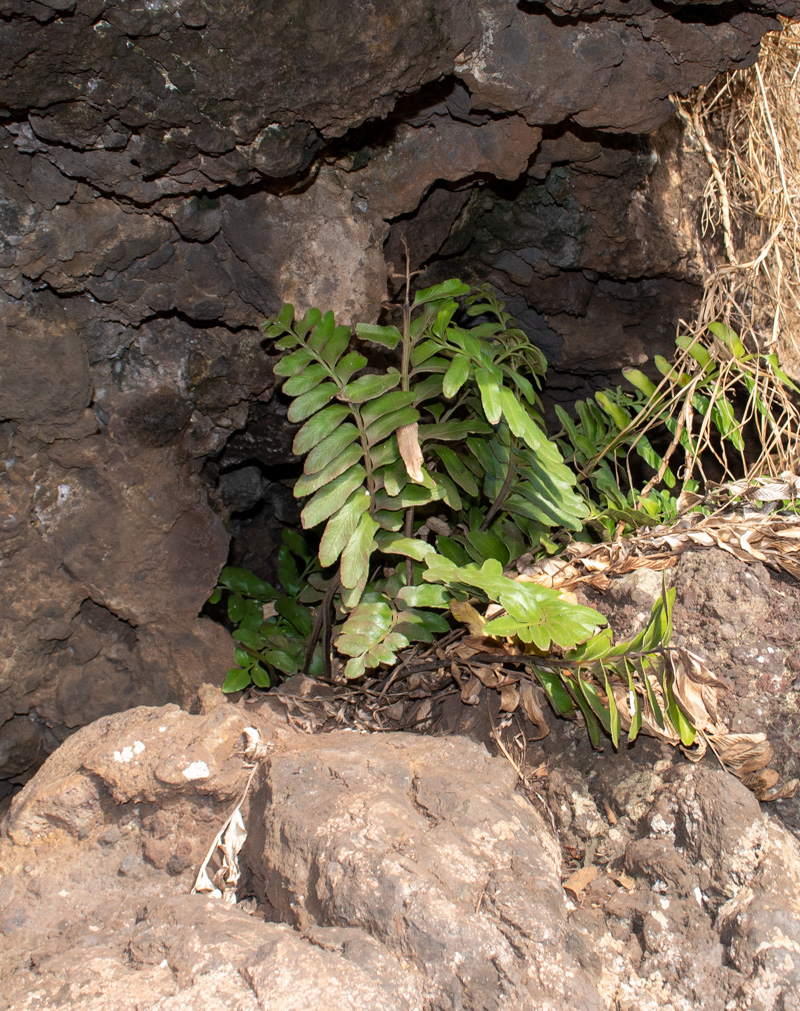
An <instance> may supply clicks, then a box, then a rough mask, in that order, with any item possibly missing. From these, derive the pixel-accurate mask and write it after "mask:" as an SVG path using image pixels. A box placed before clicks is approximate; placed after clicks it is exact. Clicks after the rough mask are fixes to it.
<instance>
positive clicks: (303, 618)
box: [275, 597, 314, 636]
mask: <svg viewBox="0 0 800 1011" xmlns="http://www.w3.org/2000/svg"><path fill="white" fill-rule="evenodd" d="M275 610H276V611H277V612H278V614H279V615H280V616H281V617H282V618H285V619H286V620H287V621H288V622H289V624H290V625H292V626H294V628H296V629H297V631H298V632H299V633H300V635H303V636H308V635H311V629H312V628H313V627H314V622H313V621H312V620H311V614H310V613H309V610H308V608H307V607H303V606H302V604H298V603H297V601H296V600H295V599H294V598H293V597H281V598H280V600H277V601H276V602H275Z"/></svg>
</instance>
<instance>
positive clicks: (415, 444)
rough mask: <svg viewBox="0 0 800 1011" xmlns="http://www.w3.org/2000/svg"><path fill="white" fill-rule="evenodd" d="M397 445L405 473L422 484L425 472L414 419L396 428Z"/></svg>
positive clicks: (417, 429) (417, 427) (417, 426)
mask: <svg viewBox="0 0 800 1011" xmlns="http://www.w3.org/2000/svg"><path fill="white" fill-rule="evenodd" d="M397 446H398V448H399V450H400V456H401V457H402V458H403V463H404V464H405V465H406V473H407V474H408V476H409V477H410V478H411V480H412V481H417V482H419V483H420V484H422V483H423V481H424V480H425V473H424V471H423V470H422V449H421V447H420V444H419V425H418V424H417V422H416V421H415V422H413V424H411V425H401V426H400V428H398V429H397Z"/></svg>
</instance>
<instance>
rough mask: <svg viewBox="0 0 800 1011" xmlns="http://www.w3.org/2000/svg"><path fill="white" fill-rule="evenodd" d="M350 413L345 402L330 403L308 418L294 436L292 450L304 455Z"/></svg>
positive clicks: (297, 454)
mask: <svg viewBox="0 0 800 1011" xmlns="http://www.w3.org/2000/svg"><path fill="white" fill-rule="evenodd" d="M350 414H351V410H350V408H349V407H347V406H346V405H345V404H331V406H330V407H326V408H324V409H323V410H321V411H320V412H319V414H315V415H314V417H313V418H310V419H309V420H308V421H307V422H306V423H305V425H303V427H302V428H301V429H300V431H299V432H298V433H297V435H296V436H295V437H294V442H293V443H292V452H293V453H294V454H295V455H296V456H304V455H305V454H306V453H307V452H308V451H309V450H310V449H313V448H314V446H317V445H318V444H319V443H320V442H322V440H323V439H324V438H326V437H327V436H329V435H330V434H331V433H332V432H333V431H335V429H337V428H338V427H339V425H340V424H341V423H342V422H343V421H344V419H345V418H349V417H350Z"/></svg>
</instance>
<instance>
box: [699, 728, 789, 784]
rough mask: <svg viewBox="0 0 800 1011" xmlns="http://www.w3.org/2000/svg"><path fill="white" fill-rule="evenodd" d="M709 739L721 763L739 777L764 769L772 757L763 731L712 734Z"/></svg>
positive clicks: (769, 745)
mask: <svg viewBox="0 0 800 1011" xmlns="http://www.w3.org/2000/svg"><path fill="white" fill-rule="evenodd" d="M710 741H711V744H712V746H713V748H714V753H715V754H716V755H717V757H718V758H719V760H720V761H721V762H722V764H723V765H724V766H725V767H726V768H727V769H728V771H729V772H732V773H733V774H734V776H737V777H738V778H739V779H742V778H743V777H744V776H747V775H750V774H751V773H753V772H758V771H759V770H760V769H765V768H766V767H767V766H768V765H769V763H770V762H771V761H772V759H773V751H772V745H771V744H770V743H769V741H768V740H767V735H766V734H763V733H759V734H714V735H713V736H712V735H710Z"/></svg>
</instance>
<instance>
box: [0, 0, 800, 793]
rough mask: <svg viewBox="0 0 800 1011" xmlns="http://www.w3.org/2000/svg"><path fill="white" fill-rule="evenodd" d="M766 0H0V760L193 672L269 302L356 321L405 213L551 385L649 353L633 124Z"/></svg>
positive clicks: (241, 496) (4, 772) (668, 306)
mask: <svg viewBox="0 0 800 1011" xmlns="http://www.w3.org/2000/svg"><path fill="white" fill-rule="evenodd" d="M795 7H796V4H795V3H794V2H793V0H774V2H765V0H758V2H757V0H753V2H736V3H734V4H722V5H714V4H704V5H696V4H678V3H675V4H663V3H659V4H651V3H650V2H649V0H635V2H633V3H631V2H626V3H618V2H616V0H609V2H608V3H605V2H597V3H594V2H586V3H584V2H580V3H575V4H572V3H561V4H558V3H555V2H552V3H550V2H548V3H534V2H523V3H519V4H516V5H515V4H508V3H507V2H506V0H413V2H408V3H403V4H397V3H393V2H389V0H378V2H376V3H373V4H368V5H365V4H363V3H361V2H360V0H347V2H344V3H337V4H335V5H327V6H326V5H320V4H318V3H311V2H309V0H281V2H280V3H277V2H275V3H255V2H251V3H230V2H222V3H214V4H211V3H206V2H204V0H159V2H157V3H151V2H147V3H146V2H144V0H125V2H122V0H32V2H29V0H25V2H23V0H3V2H2V3H0V12H1V13H2V16H3V19H4V21H3V24H4V28H3V32H2V37H1V38H0V56H2V59H0V74H2V80H3V87H2V106H0V116H2V118H1V119H0V188H1V189H2V201H0V307H1V308H0V311H1V312H2V317H3V318H2V333H1V334H0V447H2V453H0V482H1V483H0V494H1V495H2V499H3V502H4V506H5V508H4V518H3V522H2V526H1V527H0V538H2V567H0V575H2V579H3V586H4V594H3V603H2V605H0V607H1V608H2V611H1V612H0V618H1V619H2V621H0V636H1V637H2V651H1V652H0V655H1V656H2V659H1V660H0V725H2V734H3V742H2V744H0V776H2V777H4V779H6V780H8V781H9V782H11V783H13V784H15V785H19V783H21V782H23V781H24V780H25V778H26V777H28V776H29V775H30V774H31V773H32V771H33V770H34V769H35V768H36V766H37V764H38V763H39V762H40V761H41V760H42V758H43V757H44V755H45V754H46V753H47V752H48V751H50V750H52V748H53V747H55V745H56V744H57V743H58V742H59V741H60V740H62V739H63V738H64V736H65V735H67V734H68V733H69V732H70V730H71V729H72V728H74V727H75V726H77V725H80V724H82V723H84V722H86V721H87V720H89V719H91V718H94V717H97V716H99V715H101V714H103V713H108V712H111V711H114V710H116V709H119V708H123V707H126V706H130V705H135V704H137V703H140V702H159V703H160V702H164V701H168V700H177V701H185V700H186V699H187V698H188V697H189V696H190V695H191V692H192V691H193V689H194V687H196V685H197V684H198V683H200V682H201V681H202V680H204V679H206V678H212V679H214V680H219V679H220V677H221V672H222V671H223V670H224V669H225V667H226V666H227V663H228V659H227V655H226V654H227V652H228V651H229V648H230V644H229V641H228V640H227V639H226V636H225V633H223V632H222V631H221V630H220V629H218V628H217V627H216V626H212V625H211V624H210V623H208V622H207V621H205V620H204V619H198V617H197V615H198V613H199V609H200V607H201V605H202V603H203V601H204V600H205V599H206V597H207V595H208V593H209V591H210V590H211V588H212V586H213V584H214V580H215V576H216V573H217V572H218V570H219V568H220V567H221V565H222V564H223V563H224V561H225V559H226V556H227V553H228V541H229V537H230V525H229V524H228V521H229V516H230V513H231V511H234V512H239V513H242V514H243V515H244V516H245V519H243V520H241V521H239V522H240V523H241V524H245V523H246V524H247V538H249V540H247V538H245V539H246V540H247V543H246V544H245V543H243V544H242V545H240V546H239V547H238V548H237V549H236V551H235V553H234V557H237V558H238V559H246V560H247V561H248V562H249V563H250V564H254V561H253V558H255V561H256V562H258V561H259V556H258V550H257V542H258V540H259V538H262V539H263V541H264V543H266V544H270V543H272V541H274V539H275V529H276V526H279V524H280V522H282V521H285V520H281V516H283V517H285V516H286V515H288V513H289V512H290V507H289V506H288V505H287V504H286V502H285V490H286V489H285V486H284V485H283V484H282V483H281V482H282V481H286V480H289V479H290V477H291V466H292V458H291V454H290V452H289V449H288V443H289V440H288V438H287V434H286V429H285V425H284V424H283V422H282V418H281V411H282V408H281V405H280V404H278V403H276V402H274V401H273V398H272V390H273V377H272V373H271V368H270V366H269V362H268V360H267V359H266V358H265V356H264V354H263V350H262V348H261V344H260V332H259V330H258V325H259V323H260V321H261V320H262V318H263V316H264V315H265V314H266V313H269V312H271V311H274V310H275V309H277V307H278V306H279V304H280V303H281V301H283V300H284V299H291V300H293V301H295V302H296V303H297V304H298V305H299V306H300V307H304V306H307V305H309V304H311V303H319V304H321V305H322V306H323V307H325V308H328V307H330V308H333V309H334V310H335V311H336V312H337V313H338V314H339V315H340V317H341V318H342V319H343V320H345V321H351V320H353V319H355V318H370V319H371V318H375V317H376V316H377V314H378V313H379V311H380V306H381V302H382V300H383V298H384V296H385V294H386V291H387V278H386V262H385V256H384V244H385V243H386V241H387V239H388V246H386V257H388V258H389V259H391V260H393V261H394V262H395V264H397V263H398V253H399V250H400V249H401V241H400V240H401V238H402V236H403V234H407V235H408V236H409V238H410V240H411V243H412V248H413V251H414V256H415V260H416V261H417V262H418V263H424V262H428V261H431V259H432V258H434V259H435V257H436V255H437V254H439V253H440V252H443V253H444V254H446V255H447V257H449V258H450V263H449V266H448V270H449V271H452V270H453V269H454V268H457V269H458V270H459V271H462V272H463V273H464V274H465V276H467V277H468V278H483V277H488V278H489V279H491V280H493V281H495V282H496V283H498V284H499V285H500V287H501V288H502V289H503V290H504V291H505V292H506V294H507V295H508V296H509V297H510V299H511V300H512V305H513V308H514V310H515V311H517V312H518V315H519V316H520V318H521V320H522V322H523V325H524V326H525V327H526V328H527V329H528V331H529V332H530V334H531V336H532V337H533V338H534V339H536V340H538V341H540V342H541V343H542V344H543V345H544V346H545V347H546V349H547V351H548V354H549V356H550V357H551V358H552V359H553V360H554V363H555V366H556V369H557V370H560V372H559V373H558V375H559V379H558V383H559V384H560V385H561V386H562V387H564V388H566V389H567V390H569V389H574V388H580V387H581V386H582V384H583V383H585V382H586V381H587V376H586V375H578V376H577V378H575V376H574V375H573V373H574V372H575V368H576V365H577V364H580V366H581V368H583V371H584V373H589V372H591V371H592V370H593V369H595V370H596V369H603V370H609V369H614V368H617V367H618V366H619V365H620V364H623V363H625V362H627V361H637V362H638V361H640V360H641V358H642V357H643V356H644V355H646V354H647V353H649V352H651V351H652V350H659V349H661V348H660V346H659V341H665V340H666V339H667V334H668V333H669V331H670V327H671V322H672V319H673V317H674V316H675V315H678V314H680V313H681V312H683V311H684V310H685V307H687V306H689V305H690V304H691V302H692V299H693V298H694V296H695V291H696V289H695V287H694V286H693V284H694V282H695V281H696V276H697V266H696V260H695V259H693V257H695V251H694V246H693V244H692V242H693V239H692V229H691V227H690V224H689V219H688V218H687V217H686V208H685V205H684V204H683V203H682V201H681V200H680V199H679V198H678V197H677V196H676V188H677V187H676V180H677V178H678V177H677V169H678V168H679V164H678V163H679V161H680V156H679V155H678V154H677V153H676V152H677V151H678V146H677V140H676V134H675V131H674V130H672V132H670V130H671V129H672V128H671V127H666V128H665V130H664V132H662V133H661V134H659V135H657V136H656V138H655V139H654V140H652V141H648V140H642V139H641V137H640V136H639V135H643V134H647V133H649V132H650V131H653V130H656V129H657V128H659V127H661V126H662V124H664V123H665V122H666V121H667V119H668V118H669V115H670V105H669V101H668V96H669V94H670V93H671V92H674V91H676V90H679V91H685V90H686V89H688V88H690V87H691V86H693V85H695V84H698V83H701V82H704V81H708V80H710V79H711V78H712V77H713V75H714V74H716V73H717V72H719V71H721V70H726V69H729V68H731V67H740V66H745V65H747V64H748V63H750V62H752V61H753V60H754V59H755V57H756V54H757V50H758V43H759V39H760V38H761V36H762V35H763V33H764V32H765V31H768V30H770V29H772V28H774V27H776V24H777V22H776V21H775V15H776V14H777V13H782V14H787V15H791V14H792V13H794V11H795ZM675 220H678V221H679V226H675V224H674V222H675ZM676 227H677V228H678V232H677V233H676V230H675V229H676ZM436 269H438V268H436V267H433V268H432V272H431V276H433V275H434V274H435V271H436ZM587 341H588V342H589V343H588V344H587ZM587 346H588V347H591V349H592V354H593V358H590V356H587V354H586V348H587ZM250 450H251V451H252V452H250V455H248V452H249V451H250ZM246 467H257V468H258V471H259V473H260V477H259V473H255V474H251V475H250V476H249V477H247V476H239V477H236V476H234V477H231V476H230V475H231V472H232V471H234V470H236V469H238V468H246ZM269 467H277V468H280V469H279V470H276V471H274V472H273V471H270V470H265V469H264V468H269ZM251 478H252V480H251ZM262 495H266V496H267V497H269V500H270V501H271V502H273V503H277V506H276V508H275V509H274V510H272V512H274V513H275V515H277V517H278V518H277V520H275V519H272V518H270V522H263V518H262V520H259V518H258V517H257V516H254V515H253V511H254V510H255V508H256V507H257V505H258V503H259V501H261V498H260V497H261V496H262ZM226 524H228V527H227V529H226V526H225V525H226ZM270 539H271V540H270ZM267 553H268V552H267V551H265V552H263V553H262V554H261V556H260V561H261V563H262V564H263V561H264V556H265V554H267ZM3 789H5V788H3Z"/></svg>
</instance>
